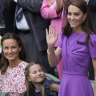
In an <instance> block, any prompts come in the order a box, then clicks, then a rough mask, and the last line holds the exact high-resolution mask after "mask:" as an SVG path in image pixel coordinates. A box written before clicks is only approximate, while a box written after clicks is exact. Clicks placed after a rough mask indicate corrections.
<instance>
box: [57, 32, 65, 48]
mask: <svg viewBox="0 0 96 96" xmlns="http://www.w3.org/2000/svg"><path fill="white" fill-rule="evenodd" d="M63 38H64V36H63V33H62V32H60V38H59V43H58V47H60V48H62V44H63Z"/></svg>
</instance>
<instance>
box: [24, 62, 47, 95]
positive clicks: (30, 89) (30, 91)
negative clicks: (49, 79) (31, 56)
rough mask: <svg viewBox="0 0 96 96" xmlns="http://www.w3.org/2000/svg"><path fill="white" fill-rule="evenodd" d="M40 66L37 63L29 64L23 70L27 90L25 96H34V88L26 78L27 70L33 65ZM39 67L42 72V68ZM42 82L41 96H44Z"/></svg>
mask: <svg viewBox="0 0 96 96" xmlns="http://www.w3.org/2000/svg"><path fill="white" fill-rule="evenodd" d="M36 64H38V65H40V64H39V63H38V62H33V61H31V62H29V64H28V65H27V66H26V68H25V82H26V89H27V96H34V93H35V86H34V85H33V84H32V82H31V81H28V77H29V73H30V72H29V68H30V67H31V66H33V65H36ZM40 67H41V68H42V70H43V71H44V69H43V67H42V66H41V65H40ZM45 80H46V78H45V79H44V80H43V82H44V81H45ZM43 82H41V84H42V96H46V95H45V90H44V86H43Z"/></svg>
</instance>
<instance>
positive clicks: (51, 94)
mask: <svg viewBox="0 0 96 96" xmlns="http://www.w3.org/2000/svg"><path fill="white" fill-rule="evenodd" d="M25 80H26V88H27V92H26V93H25V95H24V96H57V92H58V90H59V84H56V83H55V82H54V80H47V79H46V77H45V73H44V70H43V68H42V66H41V65H40V64H38V63H36V62H30V63H29V64H28V66H26V68H25Z"/></svg>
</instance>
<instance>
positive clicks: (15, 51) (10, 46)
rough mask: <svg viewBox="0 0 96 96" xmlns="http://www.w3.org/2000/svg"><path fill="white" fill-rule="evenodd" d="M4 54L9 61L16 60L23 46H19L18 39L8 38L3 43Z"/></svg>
mask: <svg viewBox="0 0 96 96" xmlns="http://www.w3.org/2000/svg"><path fill="white" fill-rule="evenodd" d="M2 49H3V54H4V56H5V58H6V59H8V61H14V60H16V59H17V58H19V52H20V51H21V48H20V47H19V46H18V44H17V42H16V40H14V39H6V40H4V41H3V44H2Z"/></svg>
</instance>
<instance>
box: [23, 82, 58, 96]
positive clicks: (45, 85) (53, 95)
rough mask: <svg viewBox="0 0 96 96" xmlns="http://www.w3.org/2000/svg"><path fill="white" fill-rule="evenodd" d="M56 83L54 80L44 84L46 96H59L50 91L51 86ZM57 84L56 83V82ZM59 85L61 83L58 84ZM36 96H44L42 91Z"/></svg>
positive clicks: (35, 95) (35, 94)
mask: <svg viewBox="0 0 96 96" xmlns="http://www.w3.org/2000/svg"><path fill="white" fill-rule="evenodd" d="M52 83H54V80H46V81H45V82H44V83H43V84H44V88H45V93H46V96H58V93H55V92H53V91H52V90H50V88H49V85H50V84H52ZM55 83H56V82H55ZM57 83H58V84H59V82H57ZM24 96H27V92H26V93H25V95H24ZM34 96H42V93H41V91H40V92H35V93H34Z"/></svg>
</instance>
